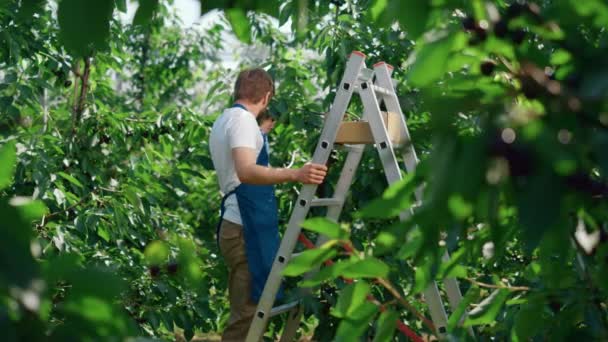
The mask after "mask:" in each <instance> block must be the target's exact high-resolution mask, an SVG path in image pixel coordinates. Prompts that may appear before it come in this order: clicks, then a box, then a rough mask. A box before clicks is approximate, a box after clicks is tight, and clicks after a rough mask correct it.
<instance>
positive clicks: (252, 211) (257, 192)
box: [217, 104, 282, 303]
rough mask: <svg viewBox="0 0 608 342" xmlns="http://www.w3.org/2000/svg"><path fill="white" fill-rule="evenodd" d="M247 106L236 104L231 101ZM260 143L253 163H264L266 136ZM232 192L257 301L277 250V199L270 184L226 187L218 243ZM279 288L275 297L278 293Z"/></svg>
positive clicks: (253, 295) (253, 292)
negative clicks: (235, 201) (240, 223)
mask: <svg viewBox="0 0 608 342" xmlns="http://www.w3.org/2000/svg"><path fill="white" fill-rule="evenodd" d="M234 107H240V108H243V109H245V110H247V109H246V108H245V107H243V106H242V105H240V104H236V105H234ZM263 138H264V146H263V147H262V150H261V151H260V154H259V155H258V158H257V161H256V164H257V165H261V166H268V165H269V163H268V158H269V156H268V149H267V148H266V145H267V144H266V136H265V135H263ZM233 194H234V195H236V198H237V201H238V205H239V212H240V214H241V221H242V223H243V233H244V237H245V253H246V255H247V263H248V266H249V273H250V274H251V298H252V300H253V301H254V302H255V303H257V302H258V301H259V299H260V296H261V295H262V291H263V290H264V285H265V284H266V279H267V278H268V274H270V269H271V268H272V263H273V261H274V258H275V256H276V254H277V251H278V250H279V243H280V241H279V227H278V226H279V219H278V209H277V200H276V197H275V195H274V186H272V185H252V184H245V183H241V184H240V185H239V186H237V187H236V188H235V189H234V190H232V191H230V192H229V193H227V194H226V195H224V198H223V199H222V204H221V213H220V222H219V224H218V226H217V236H218V245H219V235H220V234H219V230H220V225H221V223H222V220H223V217H224V211H225V205H224V204H225V202H226V199H227V198H228V197H229V196H231V195H233ZM281 292H282V291H279V294H278V295H277V299H280V298H281V297H282V293H281Z"/></svg>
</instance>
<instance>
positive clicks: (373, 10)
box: [368, 0, 388, 21]
mask: <svg viewBox="0 0 608 342" xmlns="http://www.w3.org/2000/svg"><path fill="white" fill-rule="evenodd" d="M387 3H388V0H374V2H373V3H372V4H371V6H370V7H369V9H368V15H369V16H370V19H371V20H372V21H376V20H378V18H380V15H381V14H382V13H383V12H384V10H385V9H386V5H387Z"/></svg>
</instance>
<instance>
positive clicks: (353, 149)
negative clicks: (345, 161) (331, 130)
mask: <svg viewBox="0 0 608 342" xmlns="http://www.w3.org/2000/svg"><path fill="white" fill-rule="evenodd" d="M342 147H343V148H344V149H345V150H346V151H348V152H361V151H363V149H365V145H353V144H344V145H342Z"/></svg>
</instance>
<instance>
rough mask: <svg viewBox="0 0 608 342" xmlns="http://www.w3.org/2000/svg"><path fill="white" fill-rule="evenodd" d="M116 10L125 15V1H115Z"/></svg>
mask: <svg viewBox="0 0 608 342" xmlns="http://www.w3.org/2000/svg"><path fill="white" fill-rule="evenodd" d="M116 8H117V9H118V10H119V11H121V12H122V13H127V0H116Z"/></svg>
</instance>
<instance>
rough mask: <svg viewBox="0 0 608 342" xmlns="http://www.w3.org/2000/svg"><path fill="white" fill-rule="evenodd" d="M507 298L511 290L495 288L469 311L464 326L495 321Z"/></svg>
mask: <svg viewBox="0 0 608 342" xmlns="http://www.w3.org/2000/svg"><path fill="white" fill-rule="evenodd" d="M507 298H509V290H506V289H497V290H495V291H494V292H492V294H490V295H489V296H488V297H487V298H486V299H484V300H482V301H481V302H480V303H479V304H478V305H477V307H475V309H473V310H471V312H469V316H468V317H467V319H466V320H465V321H464V326H465V327H470V326H474V325H481V324H490V323H492V322H494V320H495V319H496V316H498V313H499V312H500V309H501V308H502V305H503V304H504V303H505V301H506V300H507Z"/></svg>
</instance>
